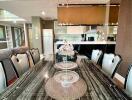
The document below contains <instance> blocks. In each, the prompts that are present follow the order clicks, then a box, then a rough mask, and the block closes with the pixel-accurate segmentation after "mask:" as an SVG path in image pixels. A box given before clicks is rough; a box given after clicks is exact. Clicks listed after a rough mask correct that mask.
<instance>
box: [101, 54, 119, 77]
mask: <svg viewBox="0 0 132 100" xmlns="http://www.w3.org/2000/svg"><path fill="white" fill-rule="evenodd" d="M120 62H121V57H120V56H119V55H116V56H115V55H114V54H104V57H103V62H102V70H103V71H104V72H105V73H106V74H107V75H108V76H110V77H112V78H113V76H114V74H115V72H116V70H117V68H118V66H119V64H120Z"/></svg>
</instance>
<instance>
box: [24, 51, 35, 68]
mask: <svg viewBox="0 0 132 100" xmlns="http://www.w3.org/2000/svg"><path fill="white" fill-rule="evenodd" d="M26 53H27V55H28V60H29V65H30V68H32V67H33V66H34V62H33V58H32V56H31V53H30V51H27V52H26Z"/></svg>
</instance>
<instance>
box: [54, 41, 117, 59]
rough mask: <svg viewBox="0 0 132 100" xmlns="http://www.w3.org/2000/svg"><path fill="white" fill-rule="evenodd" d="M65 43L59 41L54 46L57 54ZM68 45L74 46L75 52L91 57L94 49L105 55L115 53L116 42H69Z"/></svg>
mask: <svg viewBox="0 0 132 100" xmlns="http://www.w3.org/2000/svg"><path fill="white" fill-rule="evenodd" d="M64 43H65V42H63V41H58V42H56V43H55V44H54V47H55V48H54V50H55V53H57V51H58V49H59V47H60V46H61V45H63V44H64ZM68 43H70V44H73V46H74V50H76V51H77V52H78V53H79V54H82V55H86V56H88V57H90V56H91V53H92V50H93V49H99V50H102V51H103V52H104V53H115V45H116V41H68Z"/></svg>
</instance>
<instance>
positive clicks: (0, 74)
mask: <svg viewBox="0 0 132 100" xmlns="http://www.w3.org/2000/svg"><path fill="white" fill-rule="evenodd" d="M5 88H6V76H5V72H4V69H3V65H2V63H1V62H0V93H1V92H2V91H4V89H5Z"/></svg>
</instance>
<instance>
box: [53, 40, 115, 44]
mask: <svg viewBox="0 0 132 100" xmlns="http://www.w3.org/2000/svg"><path fill="white" fill-rule="evenodd" d="M68 43H69V44H116V42H115V41H69V42H68ZM55 44H64V42H63V41H58V42H56V43H55Z"/></svg>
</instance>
